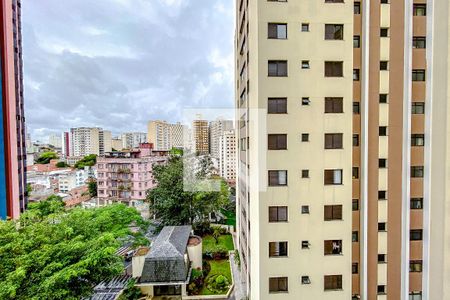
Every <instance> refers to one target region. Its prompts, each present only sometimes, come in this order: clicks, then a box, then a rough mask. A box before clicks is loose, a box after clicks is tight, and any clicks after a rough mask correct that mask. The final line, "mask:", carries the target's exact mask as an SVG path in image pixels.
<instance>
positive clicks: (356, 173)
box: [352, 167, 359, 179]
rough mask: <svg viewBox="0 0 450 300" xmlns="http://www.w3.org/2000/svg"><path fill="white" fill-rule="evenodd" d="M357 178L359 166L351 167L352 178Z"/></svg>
mask: <svg viewBox="0 0 450 300" xmlns="http://www.w3.org/2000/svg"><path fill="white" fill-rule="evenodd" d="M358 178H359V168H358V167H353V168H352V179H358Z"/></svg>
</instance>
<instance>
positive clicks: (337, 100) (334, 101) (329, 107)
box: [325, 97, 344, 113]
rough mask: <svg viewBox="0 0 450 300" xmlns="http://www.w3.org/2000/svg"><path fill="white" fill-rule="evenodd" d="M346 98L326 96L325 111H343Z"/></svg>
mask: <svg viewBox="0 0 450 300" xmlns="http://www.w3.org/2000/svg"><path fill="white" fill-rule="evenodd" d="M343 103H344V98H342V97H325V113H343V112H344V109H343V106H344V105H343Z"/></svg>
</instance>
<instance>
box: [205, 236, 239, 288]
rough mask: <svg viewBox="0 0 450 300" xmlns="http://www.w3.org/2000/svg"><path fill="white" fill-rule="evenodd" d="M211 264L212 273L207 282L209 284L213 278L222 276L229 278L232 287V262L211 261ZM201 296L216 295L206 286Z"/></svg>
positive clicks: (224, 260) (225, 260)
mask: <svg viewBox="0 0 450 300" xmlns="http://www.w3.org/2000/svg"><path fill="white" fill-rule="evenodd" d="M213 240H214V239H213ZM209 263H210V264H211V271H210V272H209V274H208V276H206V279H205V282H207V281H208V279H209V278H210V277H211V276H214V275H216V274H220V275H223V276H225V277H227V278H228V281H229V282H230V285H231V284H232V280H231V269H230V262H229V261H228V260H227V259H223V260H209ZM200 295H214V293H213V292H211V291H210V290H208V288H206V286H204V287H203V288H202V290H201V291H200Z"/></svg>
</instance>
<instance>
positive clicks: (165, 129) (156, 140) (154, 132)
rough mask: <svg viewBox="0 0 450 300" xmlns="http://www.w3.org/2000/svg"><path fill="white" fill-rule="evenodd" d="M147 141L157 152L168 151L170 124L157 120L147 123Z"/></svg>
mask: <svg viewBox="0 0 450 300" xmlns="http://www.w3.org/2000/svg"><path fill="white" fill-rule="evenodd" d="M147 139H148V142H149V143H152V144H153V147H154V149H155V150H157V151H167V150H170V124H169V123H167V122H166V121H158V120H156V121H150V122H148V136H147Z"/></svg>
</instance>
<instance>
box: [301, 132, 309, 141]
mask: <svg viewBox="0 0 450 300" xmlns="http://www.w3.org/2000/svg"><path fill="white" fill-rule="evenodd" d="M302 142H309V133H302Z"/></svg>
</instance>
